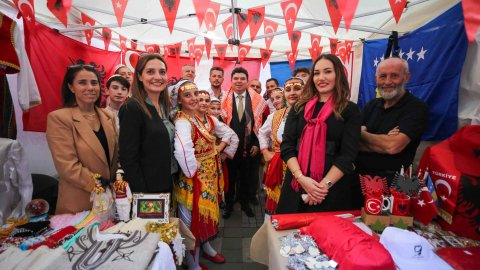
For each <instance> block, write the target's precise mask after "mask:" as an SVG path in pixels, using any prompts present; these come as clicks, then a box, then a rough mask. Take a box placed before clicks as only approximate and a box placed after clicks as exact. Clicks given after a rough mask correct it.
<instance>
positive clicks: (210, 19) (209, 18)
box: [203, 2, 220, 31]
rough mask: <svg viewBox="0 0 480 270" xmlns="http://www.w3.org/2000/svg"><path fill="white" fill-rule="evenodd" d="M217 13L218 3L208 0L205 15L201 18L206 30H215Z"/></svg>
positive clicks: (218, 10) (218, 11) (218, 9)
mask: <svg viewBox="0 0 480 270" xmlns="http://www.w3.org/2000/svg"><path fill="white" fill-rule="evenodd" d="M218 13H220V4H218V3H214V2H210V3H209V4H208V7H207V9H206V11H205V17H204V20H203V21H204V22H205V27H206V28H207V31H215V27H217V19H218Z"/></svg>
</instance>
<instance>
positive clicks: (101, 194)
mask: <svg viewBox="0 0 480 270" xmlns="http://www.w3.org/2000/svg"><path fill="white" fill-rule="evenodd" d="M100 177H101V176H100V175H99V174H94V175H93V178H94V179H95V187H94V188H93V191H92V194H91V195H90V201H91V202H92V203H93V206H92V213H93V214H94V215H95V217H96V218H97V219H98V221H99V222H100V223H103V222H105V221H107V220H113V218H114V216H115V214H114V212H115V209H114V205H113V202H114V201H113V196H112V191H111V190H110V187H108V186H107V187H103V186H102V183H101V181H100V179H99V178H100Z"/></svg>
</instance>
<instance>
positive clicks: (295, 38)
mask: <svg viewBox="0 0 480 270" xmlns="http://www.w3.org/2000/svg"><path fill="white" fill-rule="evenodd" d="M301 38H302V32H300V31H293V32H292V36H291V37H290V45H291V46H292V52H296V51H297V48H298V43H299V42H300V39H301Z"/></svg>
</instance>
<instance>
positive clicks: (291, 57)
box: [285, 51, 298, 70]
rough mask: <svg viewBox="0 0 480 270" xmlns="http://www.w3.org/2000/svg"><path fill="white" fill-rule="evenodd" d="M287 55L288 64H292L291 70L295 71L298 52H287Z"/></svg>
mask: <svg viewBox="0 0 480 270" xmlns="http://www.w3.org/2000/svg"><path fill="white" fill-rule="evenodd" d="M285 55H286V56H287V59H288V64H290V68H291V69H292V70H294V69H295V62H297V56H298V51H296V52H285Z"/></svg>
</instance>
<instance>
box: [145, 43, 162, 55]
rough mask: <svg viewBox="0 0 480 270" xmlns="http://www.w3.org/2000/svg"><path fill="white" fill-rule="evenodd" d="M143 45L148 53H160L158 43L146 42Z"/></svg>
mask: <svg viewBox="0 0 480 270" xmlns="http://www.w3.org/2000/svg"><path fill="white" fill-rule="evenodd" d="M143 47H144V49H145V51H146V52H148V53H160V46H158V45H157V44H145V45H143Z"/></svg>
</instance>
